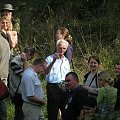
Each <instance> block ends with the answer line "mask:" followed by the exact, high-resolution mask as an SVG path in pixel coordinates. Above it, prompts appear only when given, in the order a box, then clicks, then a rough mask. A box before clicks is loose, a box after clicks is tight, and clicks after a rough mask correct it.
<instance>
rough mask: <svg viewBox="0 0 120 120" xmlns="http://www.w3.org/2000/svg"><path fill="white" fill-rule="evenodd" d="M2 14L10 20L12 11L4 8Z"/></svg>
mask: <svg viewBox="0 0 120 120" xmlns="http://www.w3.org/2000/svg"><path fill="white" fill-rule="evenodd" d="M3 14H4V16H7V17H8V18H9V19H10V20H11V18H12V11H9V10H5V11H4V12H3Z"/></svg>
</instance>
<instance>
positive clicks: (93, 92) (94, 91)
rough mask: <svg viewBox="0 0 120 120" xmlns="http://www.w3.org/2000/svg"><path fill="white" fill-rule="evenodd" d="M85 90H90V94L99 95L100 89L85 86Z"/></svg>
mask: <svg viewBox="0 0 120 120" xmlns="http://www.w3.org/2000/svg"><path fill="white" fill-rule="evenodd" d="M83 88H84V89H86V90H88V92H89V93H91V94H98V89H97V88H91V87H88V86H85V85H84V86H83Z"/></svg>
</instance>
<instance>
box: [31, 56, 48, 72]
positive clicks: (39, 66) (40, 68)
mask: <svg viewBox="0 0 120 120" xmlns="http://www.w3.org/2000/svg"><path fill="white" fill-rule="evenodd" d="M32 65H33V66H32V67H33V69H34V70H35V72H36V73H37V74H39V73H41V72H44V70H45V68H46V66H47V62H46V61H45V59H44V58H37V59H35V60H34V61H33V64H32Z"/></svg>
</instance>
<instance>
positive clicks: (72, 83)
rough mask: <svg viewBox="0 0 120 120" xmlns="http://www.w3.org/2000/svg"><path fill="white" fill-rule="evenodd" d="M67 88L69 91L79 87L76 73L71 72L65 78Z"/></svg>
mask: <svg viewBox="0 0 120 120" xmlns="http://www.w3.org/2000/svg"><path fill="white" fill-rule="evenodd" d="M65 82H66V87H67V89H69V90H72V89H75V88H76V86H78V85H79V78H78V75H77V74H76V73H75V72H69V73H67V74H66V76H65Z"/></svg>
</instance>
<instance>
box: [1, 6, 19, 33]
mask: <svg viewBox="0 0 120 120" xmlns="http://www.w3.org/2000/svg"><path fill="white" fill-rule="evenodd" d="M14 10H15V9H13V6H12V5H11V4H5V5H4V6H3V7H2V9H1V12H2V14H3V16H7V17H8V18H9V19H10V20H11V21H12V24H13V30H15V31H17V32H18V33H19V32H20V19H19V18H13V16H12V15H13V12H14Z"/></svg>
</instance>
